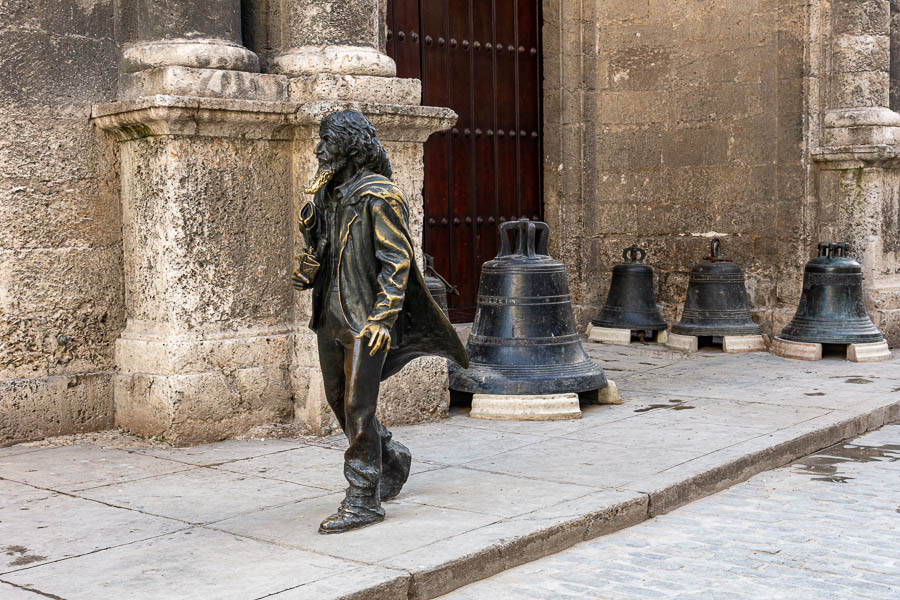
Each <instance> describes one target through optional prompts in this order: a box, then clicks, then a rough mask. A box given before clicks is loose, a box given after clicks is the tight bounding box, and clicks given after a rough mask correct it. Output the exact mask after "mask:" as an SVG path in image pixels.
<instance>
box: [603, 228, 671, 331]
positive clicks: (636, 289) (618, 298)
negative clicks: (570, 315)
mask: <svg viewBox="0 0 900 600" xmlns="http://www.w3.org/2000/svg"><path fill="white" fill-rule="evenodd" d="M646 257H647V252H646V251H645V250H644V249H643V248H639V247H637V246H631V247H630V248H626V249H625V251H624V252H623V253H622V258H624V259H625V261H626V262H625V263H622V264H618V265H615V266H614V267H613V272H612V280H611V281H610V284H609V294H608V295H607V296H606V305H605V306H604V307H603V310H602V311H600V314H599V315H598V316H597V318H596V319H593V320H592V321H591V324H592V325H594V327H609V328H611V329H630V330H631V331H632V332H639V333H642V334H644V335H646V336H647V337H648V338H652V337H653V334H654V332H656V331H663V330H665V329H666V327H667V325H666V322H665V321H663V318H662V315H660V314H659V308H658V307H657V306H656V294H655V293H654V291H653V269H651V268H650V267H649V266H648V265H645V264H644V259H645V258H646Z"/></svg>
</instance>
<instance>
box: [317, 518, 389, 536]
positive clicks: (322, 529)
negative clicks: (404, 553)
mask: <svg viewBox="0 0 900 600" xmlns="http://www.w3.org/2000/svg"><path fill="white" fill-rule="evenodd" d="M382 521H384V516H383V515H382V516H379V517H377V518H376V519H375V520H373V521H367V522H365V523H360V524H354V525H348V526H346V527H340V528H337V527H335V528H328V527H324V526H323V525H324V523H323V524H322V525H319V533H321V534H322V535H331V534H333V533H346V532H348V531H353V530H355V529H362V528H364V527H368V526H369V525H375V524H376V523H381V522H382Z"/></svg>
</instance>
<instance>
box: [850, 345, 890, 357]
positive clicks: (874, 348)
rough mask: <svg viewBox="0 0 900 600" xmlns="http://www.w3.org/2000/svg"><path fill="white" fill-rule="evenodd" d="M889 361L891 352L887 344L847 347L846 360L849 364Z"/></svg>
mask: <svg viewBox="0 0 900 600" xmlns="http://www.w3.org/2000/svg"><path fill="white" fill-rule="evenodd" d="M890 359H891V350H890V348H888V345H887V342H875V343H874V344H849V345H848V346H847V360H849V361H851V362H880V361H882V360H890Z"/></svg>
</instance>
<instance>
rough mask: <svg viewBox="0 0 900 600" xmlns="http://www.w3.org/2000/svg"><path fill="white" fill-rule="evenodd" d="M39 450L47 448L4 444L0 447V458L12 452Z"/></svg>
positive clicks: (10, 454)
mask: <svg viewBox="0 0 900 600" xmlns="http://www.w3.org/2000/svg"><path fill="white" fill-rule="evenodd" d="M41 450H48V448H36V447H34V446H25V445H23V444H15V445H14V446H6V447H3V448H0V458H2V457H4V456H12V455H14V454H25V453H26V452H39V451H41Z"/></svg>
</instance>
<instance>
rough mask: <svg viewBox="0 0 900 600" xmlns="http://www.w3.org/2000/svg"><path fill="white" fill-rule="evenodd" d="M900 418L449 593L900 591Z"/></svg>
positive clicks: (878, 594)
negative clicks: (635, 522)
mask: <svg viewBox="0 0 900 600" xmlns="http://www.w3.org/2000/svg"><path fill="white" fill-rule="evenodd" d="M898 459H900V425H889V426H886V427H884V428H883V429H881V430H879V431H876V432H873V433H870V434H867V435H864V436H862V437H859V438H856V439H855V440H852V441H851V442H848V443H846V444H839V445H837V446H835V447H832V448H831V449H829V450H825V451H822V452H820V453H818V454H814V455H812V456H810V457H807V458H805V459H802V460H799V461H797V462H796V463H794V464H793V465H790V466H788V467H785V468H781V469H777V470H775V471H770V472H767V473H763V474H761V475H757V476H756V477H754V478H752V479H751V480H749V481H747V482H745V483H742V484H739V485H737V486H735V487H733V488H731V489H729V490H727V491H724V492H721V493H718V494H715V495H714V496H710V497H708V498H705V499H703V500H699V501H697V502H695V503H693V504H691V505H689V506H685V507H683V508H681V509H678V510H676V511H673V512H672V513H669V514H667V515H663V516H660V517H657V518H655V519H652V520H650V521H647V522H645V523H642V524H640V525H637V526H635V527H632V528H630V529H627V530H624V531H621V532H619V533H616V534H613V535H609V536H606V537H602V538H598V539H596V540H594V541H590V542H584V543H582V544H579V545H577V546H574V547H573V548H571V549H570V550H568V551H565V552H561V553H559V554H556V555H553V556H549V557H547V558H544V559H541V560H538V561H535V562H533V563H529V564H526V565H523V566H521V567H518V568H516V569H513V570H511V571H507V572H505V573H502V574H500V575H497V576H495V577H492V578H490V579H487V580H484V581H481V582H478V583H474V584H472V585H469V586H466V587H464V588H461V589H459V590H457V591H455V592H453V593H450V594H448V595H445V596H442V599H443V600H483V599H485V598H491V599H492V600H508V599H517V600H518V599H528V598H540V599H545V598H546V599H548V600H549V599H551V598H552V599H554V600H563V599H573V600H574V599H578V600H586V599H594V598H597V599H599V598H603V599H609V600H613V599H626V598H627V599H644V598H703V599H704V600H712V599H714V598H728V599H736V598H756V599H771V598H790V599H792V600H797V599H806V598H809V599H816V600H823V599H826V598H841V599H844V598H879V599H882V598H883V599H889V598H898V597H900V460H898Z"/></svg>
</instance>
